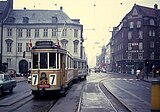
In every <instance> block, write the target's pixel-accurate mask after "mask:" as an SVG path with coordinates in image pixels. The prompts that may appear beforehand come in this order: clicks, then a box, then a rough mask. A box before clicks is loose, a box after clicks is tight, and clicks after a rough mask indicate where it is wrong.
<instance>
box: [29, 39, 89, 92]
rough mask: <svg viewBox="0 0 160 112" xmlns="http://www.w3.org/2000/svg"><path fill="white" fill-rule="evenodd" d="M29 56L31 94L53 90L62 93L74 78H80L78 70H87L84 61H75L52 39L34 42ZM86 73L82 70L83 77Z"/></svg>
mask: <svg viewBox="0 0 160 112" xmlns="http://www.w3.org/2000/svg"><path fill="white" fill-rule="evenodd" d="M31 57H32V65H31V90H32V94H33V95H38V94H39V93H45V92H53V91H59V92H61V93H64V92H65V91H66V89H67V88H68V87H69V86H70V85H71V84H72V83H73V81H74V80H78V79H81V76H82V75H80V71H87V67H86V64H87V63H86V61H84V62H83V61H81V60H80V59H79V60H78V61H76V59H74V58H73V57H72V55H71V54H70V53H69V52H68V51H66V50H65V49H61V48H59V47H57V46H56V45H54V44H53V42H52V41H38V42H36V45H35V46H34V47H33V48H32V50H31ZM83 64H84V65H85V67H83ZM80 69H81V70H80ZM81 73H83V72H81ZM85 73H86V74H85ZM86 75H87V72H84V75H83V77H84V78H86Z"/></svg>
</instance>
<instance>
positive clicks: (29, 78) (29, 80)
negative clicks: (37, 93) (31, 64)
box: [28, 75, 31, 83]
mask: <svg viewBox="0 0 160 112" xmlns="http://www.w3.org/2000/svg"><path fill="white" fill-rule="evenodd" d="M28 83H31V75H30V76H29V77H28Z"/></svg>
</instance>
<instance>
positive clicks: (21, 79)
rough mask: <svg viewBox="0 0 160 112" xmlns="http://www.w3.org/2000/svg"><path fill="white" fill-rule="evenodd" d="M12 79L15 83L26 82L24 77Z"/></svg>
mask: <svg viewBox="0 0 160 112" xmlns="http://www.w3.org/2000/svg"><path fill="white" fill-rule="evenodd" d="M12 79H14V80H15V81H16V82H17V83H19V82H23V81H27V78H26V77H16V78H12Z"/></svg>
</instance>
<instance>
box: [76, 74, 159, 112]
mask: <svg viewBox="0 0 160 112" xmlns="http://www.w3.org/2000/svg"><path fill="white" fill-rule="evenodd" d="M109 74H112V73H109ZM117 74H118V73H117ZM119 75H121V74H119ZM123 75H124V74H123ZM126 76H127V77H130V78H129V80H134V81H135V84H136V76H135V75H131V74H126ZM121 78H122V80H126V79H123V77H121ZM119 79H120V78H119ZM155 80H160V77H156V78H153V77H148V78H146V77H145V78H144V80H137V81H139V82H140V81H141V83H143V81H144V83H148V84H150V85H151V83H152V81H155ZM93 82H94V81H93ZM93 82H92V83H88V84H86V86H85V89H84V92H83V94H82V95H81V105H80V110H79V111H78V112H99V111H100V112H111V111H113V109H111V108H112V107H111V105H110V104H109V102H107V100H106V98H105V97H104V96H103V95H102V93H101V92H100V91H99V89H98V87H97V86H98V84H97V85H96V84H95V85H94V86H93V87H92V88H91V87H90V86H91V85H93V84H94V83H93ZM111 82H112V81H111ZM111 82H108V80H106V81H105V80H104V81H103V84H104V86H105V87H106V88H107V89H108V90H109V91H110V92H111V94H112V95H113V96H114V97H116V98H117V99H118V100H119V101H120V102H121V103H122V104H123V105H125V106H126V107H127V108H128V109H129V110H130V111H131V112H150V110H151V109H150V108H151V105H150V101H149V100H147V101H146V100H144V99H142V98H141V97H139V96H136V95H135V94H133V93H132V91H126V90H125V89H123V88H120V87H119V88H118V87H115V85H114V86H113V85H112V83H111ZM128 82H129V81H128ZM147 89H149V90H148V91H151V88H147ZM149 94H150V93H149ZM147 99H150V95H149V97H148V98H147Z"/></svg>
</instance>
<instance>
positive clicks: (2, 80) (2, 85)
mask: <svg viewBox="0 0 160 112" xmlns="http://www.w3.org/2000/svg"><path fill="white" fill-rule="evenodd" d="M14 87H16V81H15V80H13V79H12V78H11V76H10V75H9V74H7V73H3V72H0V94H3V92H4V91H8V90H9V92H10V93H12V92H13V88H14Z"/></svg>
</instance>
